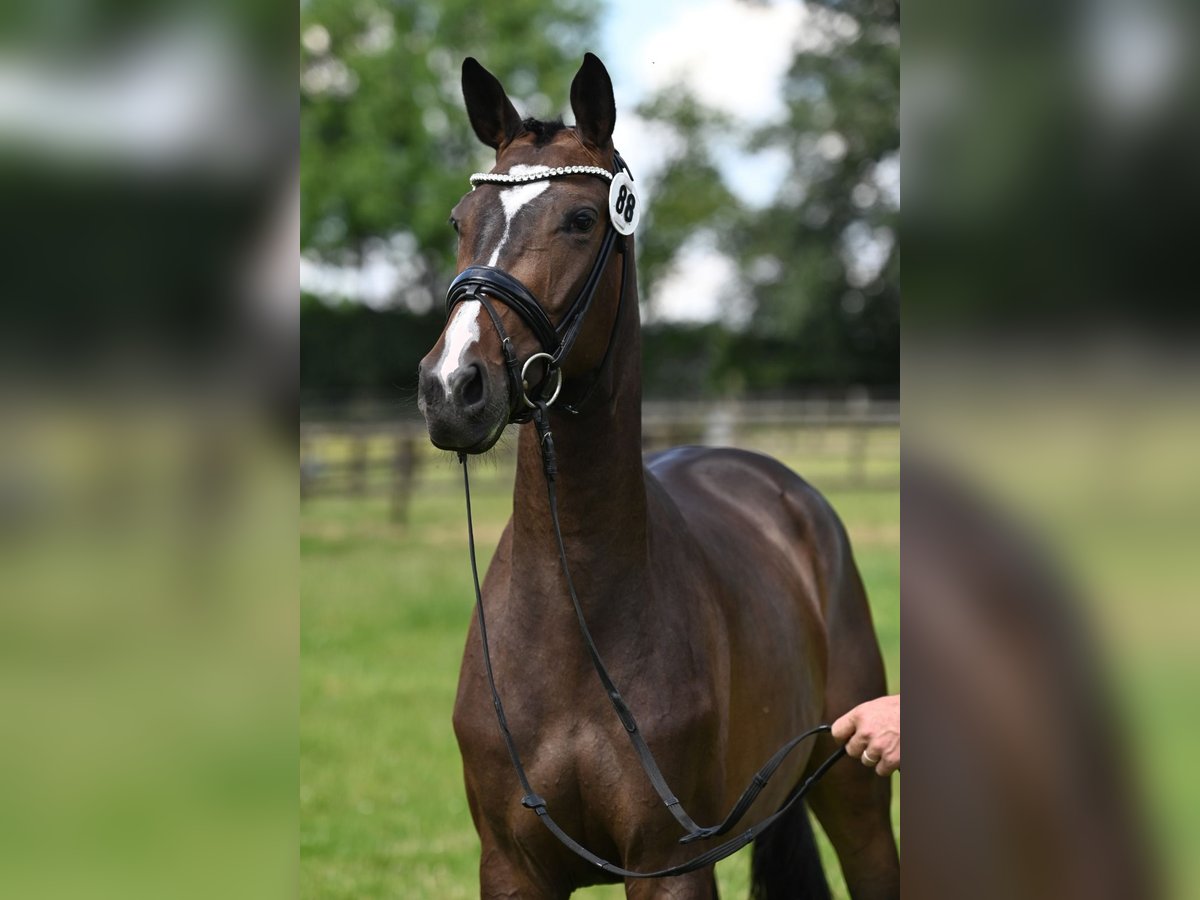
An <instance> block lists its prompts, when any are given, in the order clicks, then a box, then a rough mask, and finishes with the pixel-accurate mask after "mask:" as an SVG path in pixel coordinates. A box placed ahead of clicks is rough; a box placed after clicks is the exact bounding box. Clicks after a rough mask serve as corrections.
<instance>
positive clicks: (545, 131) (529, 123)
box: [521, 118, 567, 147]
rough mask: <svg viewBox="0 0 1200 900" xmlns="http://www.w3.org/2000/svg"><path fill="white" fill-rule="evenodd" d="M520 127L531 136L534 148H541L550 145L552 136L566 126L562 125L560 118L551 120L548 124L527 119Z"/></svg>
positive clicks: (538, 120)
mask: <svg viewBox="0 0 1200 900" xmlns="http://www.w3.org/2000/svg"><path fill="white" fill-rule="evenodd" d="M521 127H522V128H523V129H525V130H526V131H527V132H529V133H530V134H532V135H533V138H534V142H535V146H537V147H542V146H545V145H546V144H548V143H550V141H551V140H553V139H554V136H555V135H556V134H558V133H559V132H560V131H562V130H563V129H564V128H566V127H567V126H566V125H564V124H563V120H562V119H561V118H559V119H551V120H550V121H549V122H543V121H542V120H541V119H534V118H529V119H526V120H525V121H523V122H522V123H521Z"/></svg>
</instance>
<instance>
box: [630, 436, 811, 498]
mask: <svg viewBox="0 0 1200 900" xmlns="http://www.w3.org/2000/svg"><path fill="white" fill-rule="evenodd" d="M645 463H646V469H647V470H648V471H649V472H650V474H651V475H653V476H654V477H655V478H656V479H657V480H658V481H660V482H662V483H663V484H664V485H667V486H668V489H669V490H670V489H671V488H672V487H675V488H683V489H692V490H696V489H701V490H703V489H708V490H713V491H716V492H718V493H727V492H730V491H733V492H735V493H739V494H743V493H744V492H745V491H747V490H749V491H753V490H754V489H755V488H760V489H762V490H765V491H767V492H769V493H772V494H778V493H779V492H780V491H786V492H787V493H794V494H797V495H804V494H811V495H814V496H816V497H819V496H820V494H819V493H818V492H817V490H816V488H814V487H813V486H812V485H810V484H809V483H808V482H807V481H805V480H804V479H803V478H801V477H800V476H799V475H798V474H796V473H795V472H794V471H792V470H791V469H789V468H788V467H787V466H785V465H784V464H783V463H781V462H780V461H779V460H777V459H775V458H774V457H771V456H767V455H766V454H764V453H758V452H755V451H753V450H742V449H739V448H736V447H695V446H683V447H672V448H670V449H669V450H662V451H659V452H657V453H652V454H650V455H648V456H647V457H646V459H645Z"/></svg>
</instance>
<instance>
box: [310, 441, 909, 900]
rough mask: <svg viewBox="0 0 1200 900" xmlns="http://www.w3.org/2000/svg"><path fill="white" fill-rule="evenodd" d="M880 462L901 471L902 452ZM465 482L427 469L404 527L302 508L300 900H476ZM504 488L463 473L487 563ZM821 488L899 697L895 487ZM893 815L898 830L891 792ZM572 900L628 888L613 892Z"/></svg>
mask: <svg viewBox="0 0 1200 900" xmlns="http://www.w3.org/2000/svg"><path fill="white" fill-rule="evenodd" d="M895 443H896V445H897V446H898V440H897V441H896V442H895ZM785 461H787V462H788V463H789V464H791V465H792V466H793V467H794V468H795V469H796V470H797V471H799V472H801V473H802V474H806V475H808V476H809V477H810V478H811V480H813V481H814V482H815V483H816V484H817V485H818V486H822V483H823V482H822V478H821V477H820V473H821V472H822V471H823V467H824V468H825V469H828V465H827V463H826V462H823V461H822V460H818V459H814V460H812V461H811V462H812V463H813V465H810V466H808V467H806V465H805V459H803V458H801V457H799V456H792V455H790V454H789V455H787V457H786V460H785ZM877 465H881V466H882V467H883V468H885V469H888V468H890V469H893V470H894V471H898V465H899V462H898V454H897V456H896V459H895V461H894V463H893V462H891V461H884V463H882V464H877ZM460 477H461V476H460V474H459V471H458V467H457V465H456V464H455V463H453V462H452V461H450V459H449V458H448V457H447V458H446V459H440V458H439V460H438V461H436V462H434V463H433V464H431V465H430V466H428V467H427V469H426V471H425V472H424V473H423V476H422V480H421V485H420V490H418V491H417V492H416V494H415V495H414V497H413V500H412V506H411V510H410V517H409V523H408V525H407V526H405V527H402V526H399V525H394V524H392V523H390V522H389V518H388V501H387V500H386V499H385V498H379V499H372V498H357V499H347V498H314V499H311V500H309V501H306V503H305V505H304V506H303V509H302V512H301V531H300V534H301V600H302V617H303V618H302V629H301V653H302V656H301V720H300V751H301V775H300V852H301V865H300V894H301V896H303V897H306V898H371V897H405V898H430V900H434V898H436V900H452V898H471V897H477V896H478V872H477V866H478V843H477V839H476V836H475V832H474V829H473V827H472V825H471V820H470V816H469V814H468V812H467V806H466V799H465V795H464V791H463V787H462V776H461V770H460V761H459V757H458V751H457V747H456V745H455V741H454V735H453V732H452V729H451V725H450V712H451V708H452V705H453V700H454V691H455V683H456V679H457V674H458V666H459V661H460V659H461V656H462V652H463V646H464V639H465V635H466V628H467V623H468V621H469V618H470V616H471V614H472V602H473V599H472V598H473V595H472V591H471V584H470V573H469V569H468V565H467V556H466V525H465V518H464V513H463V498H462V488H461V482H460V480H459V479H460ZM828 483H830V484H835V481H834V480H832V479H831V481H830V482H828ZM511 485H512V475H511V470H510V469H509V468H508V467H507V466H506V465H503V464H497V463H492V464H490V465H489V463H488V462H486V461H485V462H483V463H481V464H480V465H478V466H476V468H475V469H474V470H473V478H472V487H473V494H474V503H475V509H476V528H477V534H478V538H479V544H480V556H481V558H480V563H481V565H486V562H487V559H488V558H489V556H490V553H491V551H492V548H493V547H494V546H495V542H496V540H497V538H498V537H499V535H500V531H501V529H502V528H503V525H504V522H505V520H506V519H507V517H508V514H509V512H510V510H511V503H512V496H511ZM826 493H827V496H828V497H829V499H830V500H831V501H832V503H833V505H834V507H835V508H836V509H837V510H838V511H839V513H840V514H841V516H842V518H843V520H844V521H845V523H846V526H847V528H848V529H849V531H850V535H851V539H852V541H853V543H854V546H855V552H856V555H857V558H858V563H859V566H860V568H861V570H862V573H863V577H864V579H865V581H866V584H867V589H868V593H869V596H870V598H871V604H872V610H873V613H874V616H875V622H876V628H877V631H878V634H879V639H880V643H881V645H882V647H883V651H884V658H885V662H886V665H887V670H888V679H889V687H890V689H891V690H892V691H896V690H898V689H899V675H900V619H899V572H900V524H899V523H900V497H899V491H898V489H894V490H849V489H838V488H836V487H831V488H830V489H828V490H827V491H826ZM476 650H477V648H474V647H472V648H470V652H476ZM898 785H899V782H898V779H897V780H896V787H897V789H898ZM897 792H898V791H897ZM893 817H894V822H896V823H897V827H898V823H899V798H898V797H897V798H896V800H895V801H894V804H893ZM818 837H819V839H820V841H821V845H822V852H823V854H824V856H825V860H826V871H827V873H828V874H829V877H830V882H831V885H832V886H833V890H834V896H835V897H839V898H844V897H845V896H846V893H845V889H844V885H842V883H841V877H840V873H839V872H838V868H837V863H836V861H835V860H834V858H833V856H832V851H831V849H830V848H829V846H828V845H827V844H826V842H825V841H824V836H823V835H818ZM748 865H749V856H748V850H744V851H742V852H741V853H739V854H737V855H736V856H734V857H733V858H731V859H729V860H727V861H726V862H724V863H722V864H721V865H720V866H719V867H718V874H719V877H720V882H721V890H722V895H723V896H725V897H743V896H745V895H746V890H747V876H748ZM577 896H584V897H590V898H609V897H612V898H615V897H623V896H624V892H623V890H622V889H621V888H620V887H618V886H612V887H605V888H593V889H589V890H587V891H582V892H580V893H579V894H577Z"/></svg>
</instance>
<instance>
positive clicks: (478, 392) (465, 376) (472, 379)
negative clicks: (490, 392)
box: [452, 365, 483, 409]
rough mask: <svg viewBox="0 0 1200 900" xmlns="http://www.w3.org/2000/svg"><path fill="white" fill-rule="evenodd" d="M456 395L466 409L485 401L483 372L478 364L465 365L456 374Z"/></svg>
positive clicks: (454, 388) (454, 385) (454, 387)
mask: <svg viewBox="0 0 1200 900" xmlns="http://www.w3.org/2000/svg"><path fill="white" fill-rule="evenodd" d="M452 389H453V391H454V396H455V397H456V398H457V399H458V402H459V404H460V405H461V406H462V407H463V408H465V409H472V408H474V407H476V406H478V405H479V404H481V403H482V402H483V373H482V372H481V371H480V370H479V366H478V365H470V366H464V367H463V368H461V369H460V370H459V371H458V372H457V373H456V374H455V376H454V383H453V387H452Z"/></svg>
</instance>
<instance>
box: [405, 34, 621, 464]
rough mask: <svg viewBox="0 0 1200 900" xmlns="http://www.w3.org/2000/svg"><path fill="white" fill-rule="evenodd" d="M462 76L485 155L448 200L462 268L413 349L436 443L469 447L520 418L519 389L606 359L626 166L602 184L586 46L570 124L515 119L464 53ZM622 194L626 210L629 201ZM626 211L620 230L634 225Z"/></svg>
mask: <svg viewBox="0 0 1200 900" xmlns="http://www.w3.org/2000/svg"><path fill="white" fill-rule="evenodd" d="M462 86H463V96H464V98H465V99H466V106H467V113H468V116H469V117H470V120H471V126H472V128H474V130H475V134H476V135H478V137H479V139H480V140H481V141H483V142H484V143H485V144H487V145H488V146H490V147H492V148H494V149H495V151H496V165H495V167H494V168H493V170H492V172H491V173H484V174H477V175H474V176H472V178H471V181H472V184H473V187H472V189H471V190H470V191H469V192H468V193H467V194H466V195H465V196H464V197H463V198H462V200H460V201H459V202H458V204H457V205H456V206H455V207H454V209H453V211H452V213H451V217H450V221H451V224H452V225H453V226H454V228H455V230H456V231H457V232H458V236H459V240H458V269H459V272H460V275H459V277H458V278H456V279H455V282H454V284H453V285H452V286H451V289H450V294H449V297H448V306H449V307H450V315H449V320H448V322H447V324H446V327H445V329H444V330H443V331H442V335H441V337H439V338H438V341H437V343H436V344H434V346H433V349H432V350H430V351H429V353H428V354H427V355H426V356H425V358H424V359H423V360H421V368H420V395H419V401H418V405H419V406H420V408H421V411H422V413H424V415H425V420H426V423H427V425H428V427H429V436H430V439H431V440H432V441H433V443H434V444H435V445H437V446H438V447H441V448H442V449H446V450H459V451H465V452H468V453H481V452H483V451H485V450H487V449H489V448H490V447H491V446H492V445H493V444H495V442H496V440H497V439H498V438H499V437H500V434H501V432H502V431H503V430H504V426H505V425H506V424H507V423H508V422H510V421H514V420H519V419H521V418H522V415H523V413H525V412H526V411H527V409H528V407H527V405H526V398H527V396H532V397H534V398H541V399H548V398H549V397H550V396H551V395H552V394H553V393H554V392H555V390H556V388H557V387H559V386H561V382H560V381H559V379H565V380H566V381H567V382H568V383H569V382H570V381H571V380H572V378H574V377H576V376H582V375H586V374H587V373H589V372H592V371H594V370H595V368H596V367H597V366H598V365H599V364H600V362H601V360H602V359H603V358H604V354H605V350H606V348H607V346H608V339H609V336H610V333H611V329H612V325H613V323H614V320H615V318H614V317H615V316H616V314H617V310H616V297H617V295H618V293H619V278H618V276H619V271H618V269H619V265H617V264H614V265H609V264H608V263H609V260H610V251H611V250H612V248H613V246H614V245H615V243H616V242H617V240H618V239H619V237H620V236H619V235H618V234H616V233H615V232H614V231H613V227H612V226H610V217H611V216H610V206H611V203H615V202H616V200H615V197H616V194H617V190H618V189H619V188H620V186H621V184H622V183H623V182H622V180H624V182H628V178H627V176H625V175H623V174H619V175H617V177H616V181H615V186H614V183H613V182H614V179H613V176H612V174H611V173H613V171H614V168H615V167H614V151H613V145H612V132H613V124H614V121H615V119H616V106H615V104H614V102H613V92H612V82H611V81H610V79H609V76H608V72H607V71H606V70H605V68H604V64H603V63H601V62H600V60H598V59H597V58H596V57H595V56H593V55H591V54H590V53H589V54H587V55H586V56H585V57H584V62H583V65H582V66H581V67H580V69H579V72H578V73H577V74H576V75H575V79H574V81H573V82H572V84H571V108H572V109H573V111H574V113H575V125H574V126H573V127H567V126H564V125H563V124H562V123H561V122H540V121H537V120H533V119H525V120H524V121H522V119H521V117H520V116H519V115H518V114H517V111H516V109H514V108H513V105H512V103H511V102H510V101H509V99H508V96H507V95H506V94H505V92H504V88H503V87H502V86H501V84H500V82H499V81H498V80H497V79H496V78H495V76H493V75H492V74H491V73H490V72H488V71H487V70H486V69H485V68H483V66H481V65H480V64H479V63H478V62H476V61H475V60H474V59H470V58H468V59H467V60H466V61H465V62H464V63H463V68H462ZM630 190H632V185H630ZM610 193H611V194H612V195H613V197H614V199H613V200H612V201H611V202H610ZM629 196H630V198H632V196H633V195H632V193H630V194H629ZM621 202H622V208H625V206H626V203H625V198H624V195H622V198H621ZM627 206H628V213H629V214H632V213H633V211H634V201H633V200H632V199H630V200H629V202H628V204H627ZM630 218H631V219H632V223H630V222H622V223H620V224H621V231H622V234H624V233H629V232H631V231H632V227H633V225H636V218H633V217H632V215H631V216H630ZM611 258H612V259H613V261H614V262H615V261H616V260H617V259H618V257H617V254H615V253H611ZM593 270H595V272H594V274H593ZM593 297H594V298H595V302H594V303H593V302H592V299H593ZM589 308H590V312H589ZM506 340H507V344H506Z"/></svg>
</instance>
